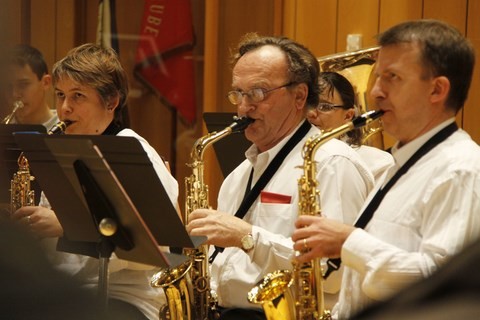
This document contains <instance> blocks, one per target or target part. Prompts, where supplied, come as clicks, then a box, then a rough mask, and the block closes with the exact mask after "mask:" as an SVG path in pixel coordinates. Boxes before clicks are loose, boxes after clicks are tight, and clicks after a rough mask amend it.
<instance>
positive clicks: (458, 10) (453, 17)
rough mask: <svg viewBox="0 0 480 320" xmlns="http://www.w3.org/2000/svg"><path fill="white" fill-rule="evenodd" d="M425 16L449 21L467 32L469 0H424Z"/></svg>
mask: <svg viewBox="0 0 480 320" xmlns="http://www.w3.org/2000/svg"><path fill="white" fill-rule="evenodd" d="M423 6H424V7H423V18H425V19H438V20H443V21H445V22H448V23H449V24H451V25H453V26H454V27H456V28H458V30H460V31H461V32H463V33H465V26H466V19H467V0H424V5H423Z"/></svg>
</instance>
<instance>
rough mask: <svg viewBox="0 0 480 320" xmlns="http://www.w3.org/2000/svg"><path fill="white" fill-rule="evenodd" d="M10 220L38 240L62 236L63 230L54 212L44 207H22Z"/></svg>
mask: <svg viewBox="0 0 480 320" xmlns="http://www.w3.org/2000/svg"><path fill="white" fill-rule="evenodd" d="M27 217H30V218H27ZM11 219H12V220H14V221H17V222H18V223H20V224H22V225H24V226H26V227H27V228H28V230H30V231H31V232H32V233H33V234H35V235H36V236H38V237H39V238H54V237H61V236H63V228H62V226H61V225H60V222H59V221H58V219H57V216H56V215H55V212H54V211H53V210H50V209H48V208H45V207H40V206H27V207H22V208H20V209H18V210H17V211H15V212H14V213H13V214H12V215H11Z"/></svg>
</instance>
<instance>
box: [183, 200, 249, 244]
mask: <svg viewBox="0 0 480 320" xmlns="http://www.w3.org/2000/svg"><path fill="white" fill-rule="evenodd" d="M188 220H189V222H188V224H187V226H186V228H187V232H188V233H189V234H190V235H191V236H207V238H208V239H207V244H210V245H215V246H217V247H222V248H227V247H239V248H241V247H242V243H241V239H242V238H243V237H244V236H245V235H247V234H250V233H251V232H252V225H251V224H249V223H248V222H246V221H244V220H242V219H239V218H237V217H235V216H234V215H231V214H229V213H225V212H221V211H217V210H212V209H196V210H194V211H192V213H191V214H190V215H189V217H188Z"/></svg>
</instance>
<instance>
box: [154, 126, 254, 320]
mask: <svg viewBox="0 0 480 320" xmlns="http://www.w3.org/2000/svg"><path fill="white" fill-rule="evenodd" d="M252 121H253V120H252V119H250V118H236V119H235V121H234V122H233V123H232V124H231V125H229V126H228V127H226V128H225V129H223V130H221V131H218V132H211V133H208V134H207V135H205V136H203V137H200V138H199V139H197V141H195V143H194V145H193V147H192V150H191V153H190V159H191V163H189V164H187V166H189V167H190V168H191V169H192V174H191V175H190V176H189V177H186V178H185V191H186V197H185V211H184V215H183V222H184V223H185V224H187V223H188V222H189V216H190V214H191V213H192V212H193V211H194V210H196V209H202V208H203V209H207V208H210V205H209V199H208V185H207V184H206V183H205V181H204V160H203V158H204V152H205V150H206V149H207V148H208V147H209V146H210V145H212V144H213V143H215V142H217V141H218V140H220V139H222V138H224V137H226V136H227V135H229V134H231V133H233V132H240V131H242V130H243V129H245V128H246V127H247V126H248V125H249V124H250V123H251V122H252ZM208 249H209V246H208V245H205V244H204V245H200V246H199V247H197V248H185V249H184V250H183V252H184V254H185V255H187V256H189V257H190V259H189V260H188V261H187V262H185V263H184V264H182V265H180V266H177V267H175V268H168V269H164V270H160V271H159V272H158V273H157V274H156V275H155V276H154V277H153V278H152V280H151V281H150V284H151V285H152V286H153V287H161V288H163V289H164V291H165V295H166V296H167V306H166V307H165V308H163V309H164V310H161V314H160V315H161V316H162V312H163V315H167V316H168V318H169V319H170V320H180V319H182V320H184V319H185V320H186V319H188V320H190V319H198V320H206V319H210V318H212V317H213V316H214V315H213V314H214V313H215V312H216V310H215V309H216V304H217V298H216V294H215V293H214V292H212V290H211V289H210V274H209V265H208ZM167 275H168V276H167ZM165 279H168V281H167V280H165ZM165 309H167V310H165Z"/></svg>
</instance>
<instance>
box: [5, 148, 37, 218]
mask: <svg viewBox="0 0 480 320" xmlns="http://www.w3.org/2000/svg"><path fill="white" fill-rule="evenodd" d="M17 163H18V170H17V172H15V173H14V174H13V178H12V180H11V181H10V213H14V212H15V211H17V210H18V209H20V208H21V207H24V206H33V205H34V204H35V190H31V182H32V181H33V180H34V179H35V177H34V176H32V175H31V174H30V167H29V165H28V160H27V158H25V156H24V155H23V153H22V154H20V156H19V157H18V160H17Z"/></svg>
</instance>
